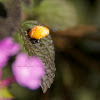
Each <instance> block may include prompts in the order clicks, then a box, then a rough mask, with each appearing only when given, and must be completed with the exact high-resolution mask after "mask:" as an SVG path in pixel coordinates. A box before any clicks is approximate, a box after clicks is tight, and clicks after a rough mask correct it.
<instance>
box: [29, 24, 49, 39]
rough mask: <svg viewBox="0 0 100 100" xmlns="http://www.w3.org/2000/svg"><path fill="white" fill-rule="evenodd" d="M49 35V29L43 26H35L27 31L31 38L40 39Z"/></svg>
mask: <svg viewBox="0 0 100 100" xmlns="http://www.w3.org/2000/svg"><path fill="white" fill-rule="evenodd" d="M47 35H49V29H48V28H46V27H44V26H40V25H38V26H35V27H33V28H32V29H31V30H30V31H29V37H30V38H31V39H37V40H38V39H41V38H43V37H46V36H47Z"/></svg>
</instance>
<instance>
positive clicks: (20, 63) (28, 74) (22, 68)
mask: <svg viewBox="0 0 100 100" xmlns="http://www.w3.org/2000/svg"><path fill="white" fill-rule="evenodd" d="M12 71H13V74H14V76H15V79H16V81H17V82H18V83H19V84H20V85H21V86H24V87H27V88H29V89H32V90H35V89H37V88H39V87H40V85H41V78H42V77H43V76H44V75H45V68H44V64H43V62H42V61H41V60H40V59H39V58H38V57H36V56H34V57H29V56H28V55H27V54H25V53H20V54H18V55H17V57H16V60H15V62H14V63H13V64H12Z"/></svg>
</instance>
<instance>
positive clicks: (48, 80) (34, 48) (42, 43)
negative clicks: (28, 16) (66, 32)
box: [19, 21, 56, 93]
mask: <svg viewBox="0 0 100 100" xmlns="http://www.w3.org/2000/svg"><path fill="white" fill-rule="evenodd" d="M36 25H39V24H38V23H37V22H36V21H26V22H23V23H22V24H21V26H20V31H19V34H20V35H21V37H22V40H23V42H24V47H25V49H26V51H27V52H28V54H29V55H30V56H38V57H39V58H40V59H41V60H42V61H43V62H44V64H45V69H46V75H45V76H44V77H43V78H42V84H41V87H42V90H43V92H44V93H45V92H46V91H47V89H48V88H50V86H51V84H52V83H53V78H54V77H55V70H56V68H55V63H54V60H55V52H54V46H53V41H52V39H51V36H50V35H48V36H46V37H44V38H42V39H40V40H39V42H38V43H35V44H33V43H32V42H31V41H30V40H29V37H28V36H27V35H25V33H26V32H27V30H30V29H31V28H33V27H34V26H36Z"/></svg>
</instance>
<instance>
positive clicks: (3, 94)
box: [0, 87, 13, 100]
mask: <svg viewBox="0 0 100 100" xmlns="http://www.w3.org/2000/svg"><path fill="white" fill-rule="evenodd" d="M8 98H9V99H12V98H13V96H12V95H11V94H10V93H9V91H8V89H7V88H6V87H2V88H0V100H2V99H8Z"/></svg>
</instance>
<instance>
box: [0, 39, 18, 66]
mask: <svg viewBox="0 0 100 100" xmlns="http://www.w3.org/2000/svg"><path fill="white" fill-rule="evenodd" d="M19 50H20V46H19V44H18V43H16V42H14V41H13V39H12V38H11V37H7V38H4V39H3V40H1V41H0V68H3V67H4V66H6V64H7V62H8V60H9V57H10V56H13V55H15V54H16V53H18V51H19Z"/></svg>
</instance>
